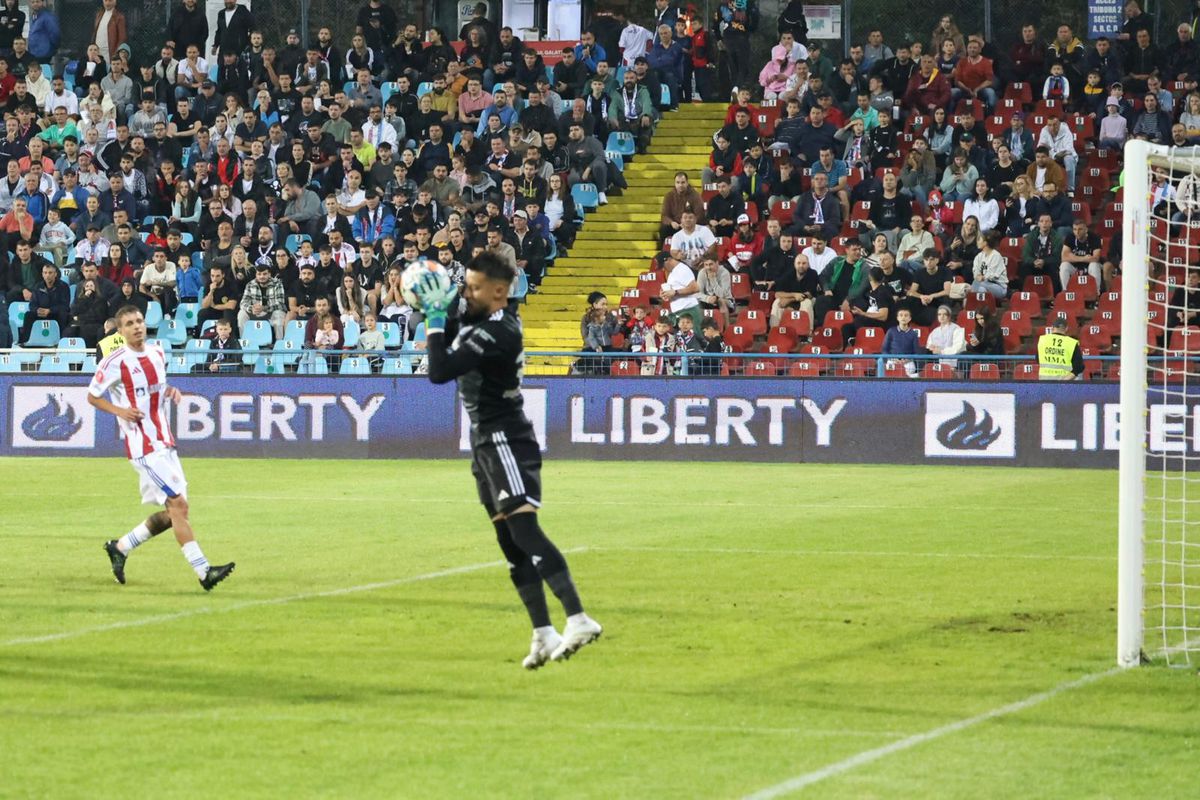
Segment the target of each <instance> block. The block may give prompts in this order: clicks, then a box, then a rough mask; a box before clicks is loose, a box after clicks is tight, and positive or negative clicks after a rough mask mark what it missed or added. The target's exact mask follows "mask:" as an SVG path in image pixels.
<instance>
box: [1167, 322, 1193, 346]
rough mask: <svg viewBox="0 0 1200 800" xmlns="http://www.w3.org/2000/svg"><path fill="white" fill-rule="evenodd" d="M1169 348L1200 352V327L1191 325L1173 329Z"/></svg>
mask: <svg viewBox="0 0 1200 800" xmlns="http://www.w3.org/2000/svg"><path fill="white" fill-rule="evenodd" d="M1167 349H1168V350H1172V351H1175V352H1179V353H1197V352H1200V327H1197V326H1195V325H1189V326H1188V327H1186V328H1176V329H1175V330H1173V331H1171V342H1170V344H1168V345H1167Z"/></svg>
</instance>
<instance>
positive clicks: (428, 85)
mask: <svg viewBox="0 0 1200 800" xmlns="http://www.w3.org/2000/svg"><path fill="white" fill-rule="evenodd" d="M432 91H433V82H432V81H424V82H422V83H419V84H417V98H418V99H420V98H422V97H424V96H425V95H427V94H429V93H430V92H432Z"/></svg>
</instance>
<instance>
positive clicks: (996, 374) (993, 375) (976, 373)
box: [971, 363, 1000, 381]
mask: <svg viewBox="0 0 1200 800" xmlns="http://www.w3.org/2000/svg"><path fill="white" fill-rule="evenodd" d="M971 380H973V381H998V380H1000V368H999V367H998V366H997V365H995V364H982V363H976V364H972V365H971Z"/></svg>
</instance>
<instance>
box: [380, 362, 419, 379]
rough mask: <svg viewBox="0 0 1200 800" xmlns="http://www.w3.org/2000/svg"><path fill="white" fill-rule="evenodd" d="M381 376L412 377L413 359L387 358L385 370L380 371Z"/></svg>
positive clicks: (384, 365) (384, 364)
mask: <svg viewBox="0 0 1200 800" xmlns="http://www.w3.org/2000/svg"><path fill="white" fill-rule="evenodd" d="M379 374H380V375H412V374H413V366H412V359H411V358H385V359H384V360H383V369H381V370H380V371H379Z"/></svg>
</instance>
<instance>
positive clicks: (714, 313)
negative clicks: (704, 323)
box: [703, 308, 725, 333]
mask: <svg viewBox="0 0 1200 800" xmlns="http://www.w3.org/2000/svg"><path fill="white" fill-rule="evenodd" d="M703 313H704V318H705V319H711V320H713V321H715V322H716V323H717V330H718V331H719V332H721V333H724V332H725V315H724V314H722V313H721V309H719V308H706V309H704V312H703Z"/></svg>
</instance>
